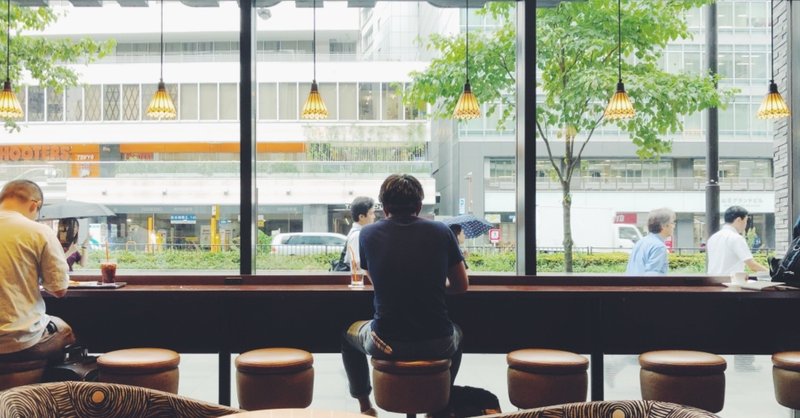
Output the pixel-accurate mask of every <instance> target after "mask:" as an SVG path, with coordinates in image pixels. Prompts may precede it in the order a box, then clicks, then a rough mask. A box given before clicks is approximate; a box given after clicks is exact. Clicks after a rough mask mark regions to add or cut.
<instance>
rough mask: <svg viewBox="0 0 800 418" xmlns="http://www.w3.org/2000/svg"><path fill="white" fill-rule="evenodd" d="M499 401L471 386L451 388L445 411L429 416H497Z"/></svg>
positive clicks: (449, 417) (434, 417) (464, 417)
mask: <svg viewBox="0 0 800 418" xmlns="http://www.w3.org/2000/svg"><path fill="white" fill-rule="evenodd" d="M500 412H501V411H500V401H499V400H498V399H497V396H495V395H494V394H493V393H492V392H489V391H488V390H486V389H481V388H474V387H471V386H453V387H452V388H451V389H450V403H449V404H448V405H447V409H445V410H444V411H439V412H437V413H435V414H432V415H431V416H432V417H433V418H466V417H476V416H479V415H489V414H499V413H500Z"/></svg>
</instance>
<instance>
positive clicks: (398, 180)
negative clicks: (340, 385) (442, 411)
mask: <svg viewBox="0 0 800 418" xmlns="http://www.w3.org/2000/svg"><path fill="white" fill-rule="evenodd" d="M423 198H424V193H423V190H422V185H421V184H420V182H419V181H418V180H417V179H416V178H414V177H413V176H410V175H407V174H393V175H391V176H389V177H388V178H386V180H385V181H384V182H383V184H382V185H381V189H380V194H379V200H380V202H381V203H382V204H383V212H384V213H385V214H386V219H383V220H381V221H379V222H377V223H375V224H372V225H368V226H365V227H364V228H363V229H362V230H361V235H360V236H359V243H360V245H359V253H360V258H361V268H362V269H364V270H365V271H366V272H367V275H368V276H369V278H370V280H371V281H372V284H373V287H374V290H375V293H374V295H375V296H374V304H375V316H374V317H373V319H372V320H371V321H358V322H356V323H354V324H352V325H351V326H350V328H348V329H347V332H346V333H345V334H344V337H343V342H342V359H343V361H344V368H345V371H346V372H347V380H348V382H349V384H350V394H351V395H352V396H353V397H354V398H356V399H358V401H359V404H360V408H361V412H362V413H366V414H370V415H375V410H374V409H373V408H372V403H371V402H370V398H369V395H370V392H372V387H371V386H370V381H369V366H368V365H367V354H369V355H371V356H374V357H378V358H385V359H402V360H421V359H441V358H450V359H451V361H452V364H451V367H450V376H451V381H452V380H454V379H455V376H456V373H458V367H459V365H460V363H461V350H460V347H459V345H460V342H461V330H460V329H459V328H458V326H457V325H455V324H453V323H452V322H451V321H450V317H449V316H448V314H447V305H446V304H445V293H463V292H465V291H466V290H467V287H469V280H468V277H467V271H466V269H465V268H464V256H463V255H462V254H461V250H460V249H459V247H458V241H457V240H456V237H455V235H453V232H452V231H450V228H448V227H447V225H445V224H443V223H441V222H433V221H428V220H426V219H422V218H420V217H418V215H419V212H420V211H421V210H422V199H423ZM430 412H436V411H430Z"/></svg>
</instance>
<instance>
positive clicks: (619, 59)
mask: <svg viewBox="0 0 800 418" xmlns="http://www.w3.org/2000/svg"><path fill="white" fill-rule="evenodd" d="M617 72H618V74H619V82H620V83H621V82H622V0H617Z"/></svg>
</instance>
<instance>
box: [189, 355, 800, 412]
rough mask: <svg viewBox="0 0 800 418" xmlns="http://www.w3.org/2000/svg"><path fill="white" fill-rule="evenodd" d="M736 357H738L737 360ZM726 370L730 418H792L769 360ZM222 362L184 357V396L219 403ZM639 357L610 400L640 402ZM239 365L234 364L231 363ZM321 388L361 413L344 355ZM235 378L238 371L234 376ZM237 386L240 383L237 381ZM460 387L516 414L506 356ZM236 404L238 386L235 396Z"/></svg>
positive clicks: (481, 366)
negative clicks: (490, 396) (776, 389)
mask: <svg viewBox="0 0 800 418" xmlns="http://www.w3.org/2000/svg"><path fill="white" fill-rule="evenodd" d="M734 357H735V358H734ZM725 359H726V360H727V361H728V370H727V371H726V375H725V376H726V382H727V386H726V392H725V409H724V410H723V411H722V412H721V413H720V414H719V415H720V416H722V417H724V418H788V417H790V416H791V413H790V411H789V410H788V409H786V408H784V407H782V406H780V405H778V404H777V403H776V402H775V397H774V394H773V388H772V363H771V362H770V358H769V356H755V357H753V356H725ZM216 360H217V358H216V356H214V355H199V354H182V355H181V366H180V370H181V382H180V394H182V395H186V396H189V397H192V398H196V399H202V400H205V401H209V402H215V403H216V402H217V361H216ZM636 361H637V360H636V356H606V357H605V363H606V367H605V383H606V386H605V397H606V399H637V398H639V397H640V393H639V366H638V364H637V363H636ZM231 363H233V361H231ZM314 370H315V379H316V380H315V385H314V402H313V403H312V404H311V408H318V409H332V410H342V411H352V412H357V411H358V404H357V402H356V401H355V400H354V399H352V398H350V396H349V394H348V392H347V380H346V378H345V374H344V369H343V368H342V363H341V357H340V356H339V355H338V354H315V355H314ZM231 375H233V372H231ZM231 381H232V382H235V379H233V378H232V380H231ZM456 384H458V385H462V386H475V387H480V388H484V389H487V390H489V391H491V392H492V393H494V394H495V395H497V397H498V398H500V406H501V407H502V409H503V411H511V410H514V407H513V406H512V405H511V404H510V403H509V402H508V395H507V392H506V363H505V356H503V355H496V354H465V355H464V359H463V362H462V364H461V371H460V372H459V375H458V378H457V379H456ZM231 399H232V400H233V403H234V406H236V393H235V388H234V391H233V393H232V394H231ZM380 416H381V417H390V418H400V417H402V415H400V414H392V413H387V412H381V413H380Z"/></svg>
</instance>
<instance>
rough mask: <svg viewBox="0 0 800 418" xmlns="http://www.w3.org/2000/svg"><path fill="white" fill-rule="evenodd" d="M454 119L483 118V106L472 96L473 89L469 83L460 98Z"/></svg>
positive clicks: (454, 112) (465, 85)
mask: <svg viewBox="0 0 800 418" xmlns="http://www.w3.org/2000/svg"><path fill="white" fill-rule="evenodd" d="M453 117H454V118H455V119H464V120H466V119H476V118H479V117H481V106H480V105H479V104H478V99H477V98H476V97H475V95H474V94H472V87H470V85H469V82H467V83H466V84H464V92H463V93H461V97H459V98H458V103H456V108H455V110H454V111H453Z"/></svg>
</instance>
